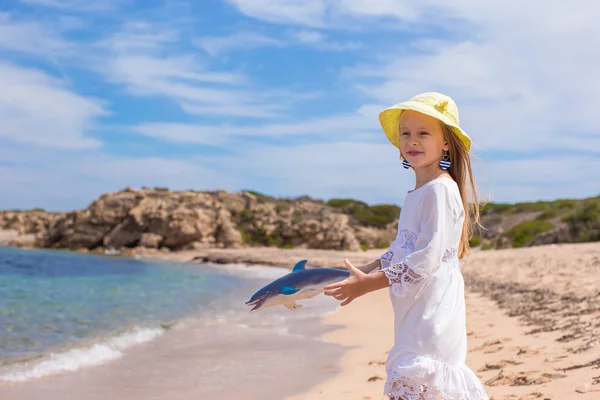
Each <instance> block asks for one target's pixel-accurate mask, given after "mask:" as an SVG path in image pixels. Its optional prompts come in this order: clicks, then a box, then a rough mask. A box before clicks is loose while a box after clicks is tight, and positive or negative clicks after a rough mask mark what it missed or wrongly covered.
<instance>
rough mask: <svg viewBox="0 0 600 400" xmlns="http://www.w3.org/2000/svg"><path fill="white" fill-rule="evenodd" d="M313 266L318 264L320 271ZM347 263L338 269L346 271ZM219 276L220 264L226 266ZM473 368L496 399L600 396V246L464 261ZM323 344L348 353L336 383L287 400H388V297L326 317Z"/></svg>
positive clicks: (334, 261) (198, 257)
mask: <svg viewBox="0 0 600 400" xmlns="http://www.w3.org/2000/svg"><path fill="white" fill-rule="evenodd" d="M382 253H383V250H378V249H375V250H369V251H367V252H350V251H331V250H312V249H290V250H281V249H263V248H250V249H247V248H246V249H204V250H189V251H181V252H176V253H162V252H158V251H156V252H148V253H146V254H140V256H141V257H147V258H148V259H154V260H157V261H159V262H161V261H162V262H178V263H179V262H183V263H187V264H193V263H195V262H209V263H211V264H223V263H225V262H227V263H230V262H231V263H232V264H238V265H240V264H241V265H247V266H249V267H251V266H256V265H262V266H279V267H284V268H288V269H289V268H291V267H293V265H294V264H295V262H297V261H298V260H300V259H308V260H309V263H308V266H309V267H314V266H328V267H335V266H340V267H341V265H342V260H343V258H344V257H347V258H348V259H349V260H350V261H351V262H352V263H353V264H355V265H361V264H362V263H367V262H370V261H372V259H373V258H374V257H377V256H379V255H380V254H382ZM311 260H313V261H312V262H311ZM338 262H339V265H338ZM217 267H218V265H217ZM461 269H462V271H463V275H464V276H465V285H466V287H465V296H466V301H467V328H468V331H467V332H468V335H469V341H468V345H469V350H468V355H467V366H469V367H470V368H471V369H472V370H473V371H474V372H475V373H476V375H477V376H478V377H479V378H480V379H481V381H482V382H483V384H484V386H485V389H486V391H487V393H488V396H490V399H494V400H516V399H523V400H536V399H545V398H549V399H553V400H557V399H563V398H565V399H566V398H571V397H573V396H576V398H577V399H582V400H592V399H595V398H597V396H599V395H600V331H599V328H600V324H597V323H595V322H594V321H597V320H599V319H600V291H599V290H598V288H599V287H600V274H599V272H600V243H598V242H595V243H581V244H559V245H544V246H535V247H528V248H521V249H504V250H490V251H480V250H478V249H475V250H474V251H473V253H472V254H471V255H470V256H469V257H467V258H466V259H465V260H463V261H461ZM321 321H322V324H323V325H324V326H325V327H326V328H327V329H326V330H325V333H324V334H322V336H321V339H322V340H323V341H325V342H328V343H335V344H339V345H342V346H344V347H345V349H346V350H345V352H344V353H343V355H342V356H341V358H340V359H339V361H338V362H337V363H335V365H329V366H327V371H329V372H328V373H327V374H328V376H327V377H326V378H325V379H324V380H322V381H321V383H319V384H317V385H316V386H313V387H312V388H311V389H308V390H304V391H302V392H301V393H298V394H292V393H290V395H289V396H288V397H286V398H285V399H286V400H301V399H302V400H312V399H340V400H341V399H344V400H346V399H348V398H360V399H372V400H375V399H385V397H383V394H382V387H383V382H384V381H385V370H384V366H383V362H384V361H385V357H386V352H387V351H388V350H389V348H390V347H391V345H392V341H393V337H392V335H393V333H392V324H393V314H392V312H391V305H390V302H389V298H388V292H387V291H386V290H381V291H378V292H376V293H372V294H369V295H367V296H363V297H361V298H359V299H357V300H355V301H354V302H353V303H351V304H350V305H348V306H346V307H342V308H340V309H338V311H336V312H334V313H330V314H327V315H325V316H324V317H322V318H321Z"/></svg>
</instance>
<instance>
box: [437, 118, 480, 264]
mask: <svg viewBox="0 0 600 400" xmlns="http://www.w3.org/2000/svg"><path fill="white" fill-rule="evenodd" d="M440 123H441V125H442V132H443V134H444V139H445V140H446V141H447V142H448V156H449V159H450V168H448V169H447V171H448V173H450V176H452V179H454V181H455V182H456V184H457V185H458V189H459V191H460V197H461V199H462V203H463V207H464V209H465V220H464V222H463V228H462V234H461V236H460V242H459V245H458V258H459V259H461V258H463V257H464V256H466V255H468V254H469V253H470V246H469V239H470V238H471V236H472V235H473V231H474V227H475V225H480V223H479V222H480V214H479V207H480V203H479V199H478V197H477V187H476V185H475V178H474V175H473V169H472V168H471V155H470V154H469V152H468V151H467V149H466V147H465V145H464V143H463V142H462V141H461V140H460V139H459V138H458V136H457V135H456V133H454V131H453V130H452V128H451V127H449V126H448V125H446V124H444V123H442V122H440ZM469 197H471V202H469Z"/></svg>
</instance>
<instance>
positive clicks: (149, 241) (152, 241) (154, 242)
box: [139, 233, 163, 249]
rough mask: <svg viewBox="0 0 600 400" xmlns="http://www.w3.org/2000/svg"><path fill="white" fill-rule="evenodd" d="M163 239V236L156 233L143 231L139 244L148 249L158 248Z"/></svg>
mask: <svg viewBox="0 0 600 400" xmlns="http://www.w3.org/2000/svg"><path fill="white" fill-rule="evenodd" d="M162 241H163V237H162V236H160V235H158V234H156V233H142V235H141V237H140V242H139V246H141V247H146V248H148V249H158V248H159V247H160V244H161V243H162Z"/></svg>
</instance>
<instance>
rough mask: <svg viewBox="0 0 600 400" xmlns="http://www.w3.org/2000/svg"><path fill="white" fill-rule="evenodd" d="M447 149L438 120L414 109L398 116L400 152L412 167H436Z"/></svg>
mask: <svg viewBox="0 0 600 400" xmlns="http://www.w3.org/2000/svg"><path fill="white" fill-rule="evenodd" d="M445 150H446V151H447V150H448V143H447V142H446V140H445V139H444V134H443V132H442V124H441V122H440V121H439V120H437V119H435V118H433V117H430V116H428V115H425V114H421V113H419V112H416V111H410V110H407V111H403V112H402V115H401V116H400V152H401V154H402V155H403V156H404V158H406V159H407V160H408V162H409V163H410V165H412V167H413V168H415V169H417V168H427V167H432V166H433V168H437V167H438V166H439V161H440V159H441V158H442V156H443V155H444V151H445Z"/></svg>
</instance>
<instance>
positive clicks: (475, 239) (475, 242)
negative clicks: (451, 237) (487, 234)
mask: <svg viewBox="0 0 600 400" xmlns="http://www.w3.org/2000/svg"><path fill="white" fill-rule="evenodd" d="M480 244H481V236H479V235H473V236H472V237H471V238H470V239H469V246H470V247H477V246H479V245H480Z"/></svg>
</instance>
